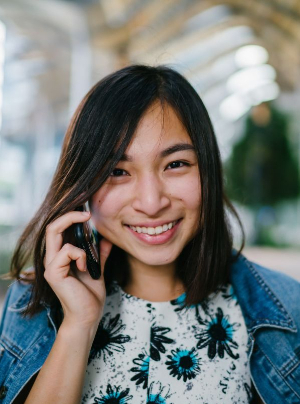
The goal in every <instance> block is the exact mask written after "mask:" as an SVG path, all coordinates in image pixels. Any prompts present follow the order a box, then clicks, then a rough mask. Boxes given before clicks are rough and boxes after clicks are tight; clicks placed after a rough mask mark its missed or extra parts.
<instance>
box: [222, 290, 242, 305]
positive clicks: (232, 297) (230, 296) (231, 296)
mask: <svg viewBox="0 0 300 404" xmlns="http://www.w3.org/2000/svg"><path fill="white" fill-rule="evenodd" d="M220 290H221V292H222V296H223V297H224V299H225V300H227V301H230V300H234V301H235V306H237V305H238V300H237V295H236V294H235V291H234V289H233V286H232V285H230V288H229V291H227V290H228V285H224V286H222V287H221V288H220Z"/></svg>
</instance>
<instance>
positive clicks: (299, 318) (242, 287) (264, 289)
mask: <svg viewBox="0 0 300 404" xmlns="http://www.w3.org/2000/svg"><path fill="white" fill-rule="evenodd" d="M231 281H232V282H233V284H234V286H235V287H236V289H239V291H240V296H241V295H245V296H246V297H247V299H246V300H249V299H253V297H254V296H255V299H260V301H261V302H262V301H263V300H266V299H268V300H270V301H271V300H272V301H273V302H274V303H275V305H274V308H275V307H276V305H277V306H278V304H281V305H282V306H283V307H285V309H286V310H287V311H288V312H289V313H291V315H292V316H293V317H294V318H295V320H296V322H297V323H298V324H300V306H299V296H300V282H299V281H298V280H296V279H294V278H292V277H291V276H289V275H286V274H285V273H283V272H280V271H277V270H274V269H271V268H267V267H265V266H262V265H260V264H258V263H256V262H252V261H249V260H248V259H247V258H246V257H244V256H243V255H240V256H239V258H238V259H237V260H236V261H235V262H234V263H233V264H232V266H231Z"/></svg>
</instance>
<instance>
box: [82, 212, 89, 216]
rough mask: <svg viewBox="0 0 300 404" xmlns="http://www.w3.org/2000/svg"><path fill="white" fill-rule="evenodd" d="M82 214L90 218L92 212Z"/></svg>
mask: <svg viewBox="0 0 300 404" xmlns="http://www.w3.org/2000/svg"><path fill="white" fill-rule="evenodd" d="M82 214H83V215H85V216H90V214H91V212H82Z"/></svg>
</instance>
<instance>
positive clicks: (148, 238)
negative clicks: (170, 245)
mask: <svg viewBox="0 0 300 404" xmlns="http://www.w3.org/2000/svg"><path fill="white" fill-rule="evenodd" d="M181 222H182V218H181V219H179V220H175V221H174V222H169V223H165V224H163V225H162V226H157V227H144V226H142V227H140V226H130V225H126V227H127V229H128V231H129V232H130V233H131V234H132V235H133V236H134V237H135V238H137V239H139V240H140V241H141V242H142V243H146V244H148V245H158V244H165V243H167V242H168V241H171V240H172V239H173V237H175V234H176V233H177V230H178V227H179V226H180V224H181Z"/></svg>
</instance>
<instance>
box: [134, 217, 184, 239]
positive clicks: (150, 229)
mask: <svg viewBox="0 0 300 404" xmlns="http://www.w3.org/2000/svg"><path fill="white" fill-rule="evenodd" d="M176 223H177V220H175V222H171V223H168V224H164V225H163V226H157V227H139V226H129V227H130V228H131V229H132V230H133V231H136V232H137V233H144V234H150V235H151V236H153V235H154V234H155V235H156V234H161V233H164V232H165V231H167V230H170V229H172V227H173V226H175V224H176Z"/></svg>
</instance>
